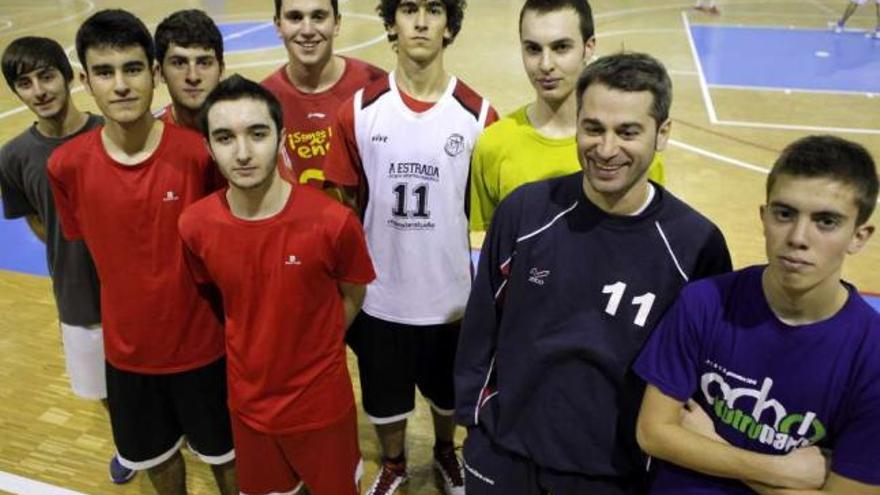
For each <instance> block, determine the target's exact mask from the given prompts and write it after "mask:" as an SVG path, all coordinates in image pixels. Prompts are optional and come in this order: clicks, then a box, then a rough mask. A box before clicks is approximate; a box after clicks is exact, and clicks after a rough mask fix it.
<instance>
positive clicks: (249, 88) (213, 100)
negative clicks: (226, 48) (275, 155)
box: [199, 74, 284, 142]
mask: <svg viewBox="0 0 880 495" xmlns="http://www.w3.org/2000/svg"><path fill="white" fill-rule="evenodd" d="M245 98H248V99H251V100H257V101H262V102H264V103H265V104H266V107H267V108H268V109H269V115H270V116H271V117H272V122H275V131H276V133H277V134H278V140H279V142H280V140H281V129H282V128H283V127H284V122H283V121H284V118H283V114H282V113H281V103H279V102H278V99H277V98H275V95H273V94H272V93H271V92H270V91H269V90H268V89H266V88H264V87H263V86H261V85H260V84H257V83H255V82H254V81H251V80H250V79H246V78H244V77H242V76H241V75H240V74H233V75H232V76H230V77H227V78H226V79H224V80H222V81H220V84H218V85H217V87H216V88H214V90H213V91H211V92H210V93H209V94H208V97H207V98H205V103H204V104H202V109H201V111H200V112H199V129H200V130H201V131H202V135H203V136H205V139H208V140H209V141H210V137H211V136H210V130H209V129H208V112H210V111H211V107H213V106H214V105H216V104H217V103H220V102H221V101H236V100H242V99H245Z"/></svg>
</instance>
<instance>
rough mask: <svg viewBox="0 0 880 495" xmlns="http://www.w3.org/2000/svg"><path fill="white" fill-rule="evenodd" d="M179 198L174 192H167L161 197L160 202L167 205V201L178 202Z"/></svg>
mask: <svg viewBox="0 0 880 495" xmlns="http://www.w3.org/2000/svg"><path fill="white" fill-rule="evenodd" d="M179 200H180V196H178V195H177V194H176V193H175V192H174V191H167V192H166V193H165V195H164V196H162V201H163V202H165V203H167V202H169V201H179Z"/></svg>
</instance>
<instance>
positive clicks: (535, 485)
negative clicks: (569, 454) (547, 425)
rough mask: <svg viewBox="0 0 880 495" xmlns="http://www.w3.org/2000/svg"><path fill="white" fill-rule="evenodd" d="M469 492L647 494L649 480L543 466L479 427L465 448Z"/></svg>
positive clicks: (470, 432) (471, 431) (495, 494)
mask: <svg viewBox="0 0 880 495" xmlns="http://www.w3.org/2000/svg"><path fill="white" fill-rule="evenodd" d="M462 457H463V461H464V474H465V491H466V492H467V494H468V495H507V494H510V493H516V494H517V495H544V494H547V493H554V494H556V493H588V494H590V495H645V494H647V493H648V488H647V483H646V480H644V479H642V478H641V477H638V476H630V477H613V476H588V475H585V474H578V473H565V472H561V471H555V470H552V469H548V468H544V467H541V466H538V465H537V464H535V463H534V462H533V461H532V460H530V459H528V458H525V457H522V456H521V455H518V454H516V453H514V452H511V451H509V450H507V449H505V448H504V447H501V446H499V445H498V444H496V443H494V442H493V441H492V440H491V439H490V438H489V437H488V436H487V435H486V434H485V432H484V431H483V429H482V428H480V427H479V426H477V427H471V428H468V436H467V438H466V439H465V441H464V449H462Z"/></svg>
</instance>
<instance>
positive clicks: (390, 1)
mask: <svg viewBox="0 0 880 495" xmlns="http://www.w3.org/2000/svg"><path fill="white" fill-rule="evenodd" d="M401 1H402V0H379V5H377V6H376V12H378V13H379V17H381V18H382V23H383V24H385V29H388V28H390V27H391V26H393V25H394V16H395V14H397V7H399V6H400V2H401ZM442 2H443V6H444V7H445V8H446V28H447V29H449V33H450V34H452V37H451V38H449V39H446V38H444V39H443V46H444V47H445V46H449V45H450V44H451V43H452V42H453V41H455V37H456V36H458V32H459V31H461V23H462V22H464V9H466V8H467V0H442ZM388 41H391V42H395V41H397V35H394V34H391V33H388Z"/></svg>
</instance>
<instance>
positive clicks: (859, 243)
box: [846, 223, 874, 254]
mask: <svg viewBox="0 0 880 495" xmlns="http://www.w3.org/2000/svg"><path fill="white" fill-rule="evenodd" d="M873 234H874V226H873V225H868V224H867V223H863V224H862V225H859V226H858V227H856V230H855V231H854V232H853V236H852V239H850V241H849V245H848V246H847V247H846V254H856V253H858V252H859V251H861V250H862V248H863V247H865V244H867V243H868V239H870V238H871V236H872V235H873Z"/></svg>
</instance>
